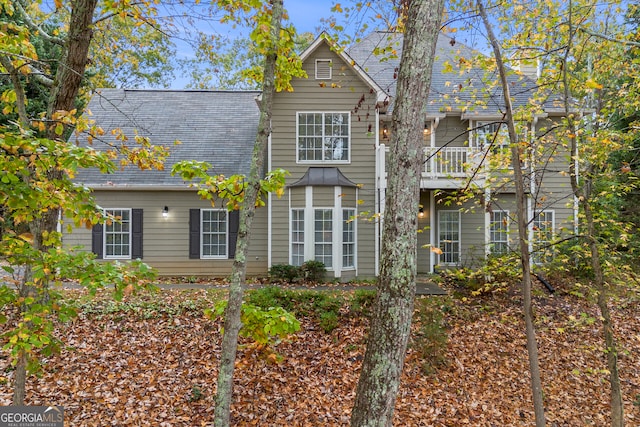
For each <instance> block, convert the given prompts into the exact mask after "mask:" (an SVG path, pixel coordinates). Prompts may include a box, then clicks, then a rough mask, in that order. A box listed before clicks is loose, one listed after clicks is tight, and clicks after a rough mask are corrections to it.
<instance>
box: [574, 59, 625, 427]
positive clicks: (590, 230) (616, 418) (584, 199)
mask: <svg viewBox="0 0 640 427" xmlns="http://www.w3.org/2000/svg"><path fill="white" fill-rule="evenodd" d="M565 68H566V67H565ZM566 83H567V82H566V76H565V88H566V89H565V100H568V99H569V98H567V96H568V85H567V84H566ZM565 111H566V113H567V114H566V115H567V117H568V124H569V134H571V135H577V133H576V125H575V121H574V119H573V118H572V116H570V114H569V106H568V105H565ZM571 153H572V157H573V158H576V159H577V156H578V139H577V137H575V136H573V137H571ZM585 172H586V173H585V174H583V175H584V182H583V184H582V187H581V186H580V184H579V183H578V179H577V176H578V174H577V170H576V164H575V162H572V164H571V167H570V176H571V188H572V190H573V194H574V196H575V197H576V198H577V199H578V203H579V205H580V207H582V211H583V212H584V219H585V228H586V233H584V235H585V238H586V239H587V243H588V245H589V251H590V253H591V268H592V270H593V275H594V286H595V288H596V292H597V293H598V297H597V300H596V301H597V304H598V309H599V310H600V315H601V316H602V334H603V336H604V341H605V345H606V355H607V368H608V370H609V383H610V400H611V426H612V427H622V426H624V402H623V399H622V389H621V386H620V375H619V373H618V346H617V344H616V339H615V334H614V330H613V322H612V320H611V312H610V310H609V292H608V291H609V289H608V287H607V283H606V281H605V277H604V272H603V270H602V263H601V261H600V250H599V248H598V241H597V239H596V236H597V234H596V228H595V221H594V218H593V209H592V206H591V190H590V189H591V188H592V180H593V176H594V175H595V171H594V168H593V165H591V166H590V167H589V168H588V170H587V171H585Z"/></svg>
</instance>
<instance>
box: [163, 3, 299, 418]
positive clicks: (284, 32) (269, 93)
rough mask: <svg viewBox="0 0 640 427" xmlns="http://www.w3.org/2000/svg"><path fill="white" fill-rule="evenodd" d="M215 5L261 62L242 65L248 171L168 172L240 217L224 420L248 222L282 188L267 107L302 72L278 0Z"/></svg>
mask: <svg viewBox="0 0 640 427" xmlns="http://www.w3.org/2000/svg"><path fill="white" fill-rule="evenodd" d="M218 3H219V5H220V7H221V8H222V9H224V10H225V11H226V15H225V16H226V17H225V20H233V21H236V22H249V23H250V25H252V26H253V30H252V32H251V36H250V37H251V41H252V42H253V49H254V51H255V52H256V54H257V55H260V56H262V57H263V58H264V59H263V61H261V63H256V62H255V61H252V62H251V64H252V65H251V66H250V67H249V68H248V69H247V70H245V73H246V75H247V76H249V77H250V79H251V80H253V82H254V84H257V85H260V86H262V94H261V99H260V119H259V123H258V132H257V135H256V140H255V144H254V149H253V155H252V158H251V168H250V171H249V176H248V177H243V176H233V177H229V178H224V177H219V178H218V177H211V176H208V175H207V174H206V170H204V169H203V165H202V164H201V163H198V162H184V163H179V164H177V165H176V166H175V167H174V169H173V172H172V173H174V174H181V175H182V176H183V178H185V179H193V178H199V179H200V184H198V185H199V188H200V191H199V193H200V194H203V195H205V197H207V198H212V197H213V195H217V196H218V197H222V198H227V199H228V201H227V206H228V207H229V208H231V209H239V210H240V223H239V228H238V238H237V241H236V252H235V259H234V262H233V268H232V273H231V279H230V285H229V297H228V301H227V307H226V310H225V321H224V335H223V339H222V349H221V351H222V353H221V357H220V364H219V370H218V383H217V393H216V407H215V413H214V425H216V426H218V427H220V426H229V425H230V413H231V401H232V398H233V371H234V367H235V360H236V353H237V348H238V335H239V332H240V329H241V327H242V322H241V314H242V299H243V295H244V285H245V278H246V268H247V260H246V257H247V251H248V248H249V241H250V237H251V225H252V223H253V218H254V215H255V209H256V206H261V205H263V204H264V202H263V199H262V197H263V195H264V194H265V193H266V192H271V191H276V192H278V191H280V192H281V191H282V186H283V185H284V171H282V170H277V171H271V172H269V173H268V174H267V176H266V179H265V178H263V177H264V176H265V173H264V159H265V158H266V150H267V143H268V140H269V135H270V134H271V108H272V104H273V96H274V93H275V92H276V91H280V90H292V87H291V78H292V77H294V76H295V77H306V73H305V72H304V70H303V69H302V63H301V61H300V60H299V58H298V57H297V55H296V53H295V46H296V42H295V40H296V32H295V29H294V28H293V27H292V26H287V27H286V28H283V26H282V21H283V17H284V14H285V12H284V5H283V0H269V1H263V0H248V1H240V2H227V1H226V0H219V2H218ZM229 187H232V188H238V189H239V191H235V192H233V191H226V190H225V189H226V188H229Z"/></svg>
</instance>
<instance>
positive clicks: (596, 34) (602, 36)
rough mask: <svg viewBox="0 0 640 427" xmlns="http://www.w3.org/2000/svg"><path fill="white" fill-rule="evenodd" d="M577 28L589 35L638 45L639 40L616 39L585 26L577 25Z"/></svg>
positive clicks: (639, 43) (639, 45)
mask: <svg viewBox="0 0 640 427" xmlns="http://www.w3.org/2000/svg"><path fill="white" fill-rule="evenodd" d="M577 29H578V30H580V31H582V32H583V33H587V34H589V35H590V36H594V37H599V38H601V39H604V40H608V41H610V42H614V43H620V44H625V45H627V46H635V47H640V42H634V41H632V40H624V39H617V38H615V37H611V36H608V35H606V34H602V33H597V32H595V31H591V30H589V29H587V28H584V27H582V26H578V27H577Z"/></svg>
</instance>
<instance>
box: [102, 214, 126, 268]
mask: <svg viewBox="0 0 640 427" xmlns="http://www.w3.org/2000/svg"><path fill="white" fill-rule="evenodd" d="M105 213H106V214H107V215H108V216H110V217H111V219H109V220H108V221H107V222H106V223H105V226H104V252H103V253H104V258H105V259H130V258H131V209H106V210H105Z"/></svg>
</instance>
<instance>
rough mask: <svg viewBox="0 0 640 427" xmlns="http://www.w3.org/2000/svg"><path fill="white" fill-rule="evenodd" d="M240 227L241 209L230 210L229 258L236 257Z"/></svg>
mask: <svg viewBox="0 0 640 427" xmlns="http://www.w3.org/2000/svg"><path fill="white" fill-rule="evenodd" d="M239 227H240V211H231V212H229V250H228V251H227V252H228V253H229V259H234V258H235V257H236V242H237V241H238V228H239Z"/></svg>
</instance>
